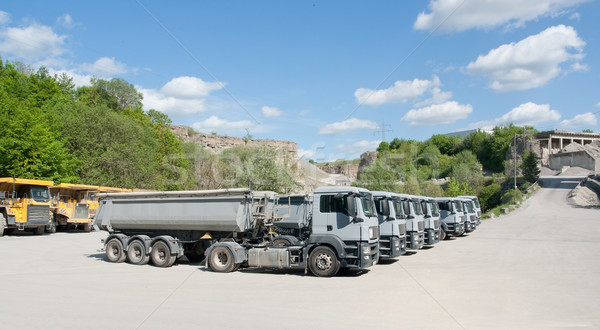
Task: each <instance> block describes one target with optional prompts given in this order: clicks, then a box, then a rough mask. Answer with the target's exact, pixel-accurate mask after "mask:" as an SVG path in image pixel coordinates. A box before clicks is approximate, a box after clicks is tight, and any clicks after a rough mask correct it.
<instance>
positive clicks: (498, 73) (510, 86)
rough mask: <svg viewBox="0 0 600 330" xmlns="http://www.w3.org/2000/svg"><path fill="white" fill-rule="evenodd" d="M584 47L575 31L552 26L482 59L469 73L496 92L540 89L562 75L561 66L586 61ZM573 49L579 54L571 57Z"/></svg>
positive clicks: (479, 59) (472, 66) (468, 66)
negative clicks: (570, 62)
mask: <svg viewBox="0 0 600 330" xmlns="http://www.w3.org/2000/svg"><path fill="white" fill-rule="evenodd" d="M584 46H585V42H584V41H583V40H581V39H580V38H579V37H578V36H577V31H575V29H573V28H572V27H570V26H564V25H558V26H553V27H549V28H547V29H546V30H544V31H542V32H540V33H539V34H536V35H532V36H529V37H527V38H525V39H523V40H521V41H519V42H518V43H511V44H505V45H502V46H500V47H498V48H496V49H492V50H491V51H490V52H489V53H488V54H487V55H480V56H479V57H478V58H477V60H476V61H475V62H471V63H469V64H468V65H467V71H468V72H469V73H470V74H474V75H483V76H486V77H488V78H489V79H490V80H491V84H490V88H492V89H494V90H496V91H511V90H525V89H530V88H535V87H540V86H543V85H545V84H546V83H547V82H548V81H549V80H550V79H552V78H554V77H556V76H557V75H558V74H559V73H560V72H561V68H560V64H561V63H563V62H566V61H569V60H575V61H577V60H579V59H581V58H583V54H581V51H582V50H583V47H584ZM570 49H574V50H575V51H576V52H575V53H570V52H569V50H570Z"/></svg>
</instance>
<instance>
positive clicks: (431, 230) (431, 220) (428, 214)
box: [415, 196, 441, 245]
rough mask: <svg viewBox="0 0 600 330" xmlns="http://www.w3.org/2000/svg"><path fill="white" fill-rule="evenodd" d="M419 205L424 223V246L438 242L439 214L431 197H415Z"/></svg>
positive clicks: (439, 229) (439, 230)
mask: <svg viewBox="0 0 600 330" xmlns="http://www.w3.org/2000/svg"><path fill="white" fill-rule="evenodd" d="M415 197H417V198H418V199H419V201H420V203H421V211H422V212H423V218H424V221H425V244H427V245H432V244H436V243H438V242H439V241H440V232H441V227H440V212H439V209H438V206H437V203H436V202H435V199H434V198H433V197H426V196H415Z"/></svg>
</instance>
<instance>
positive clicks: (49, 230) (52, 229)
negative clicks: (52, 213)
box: [46, 220, 56, 234]
mask: <svg viewBox="0 0 600 330" xmlns="http://www.w3.org/2000/svg"><path fill="white" fill-rule="evenodd" d="M46 232H47V233H49V234H54V233H56V222H54V220H52V221H50V224H49V225H47V226H46Z"/></svg>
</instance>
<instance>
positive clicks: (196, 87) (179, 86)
mask: <svg viewBox="0 0 600 330" xmlns="http://www.w3.org/2000/svg"><path fill="white" fill-rule="evenodd" d="M223 87H225V84H224V83H222V82H218V81H216V82H206V81H204V80H202V79H200V78H196V77H189V76H182V77H177V78H173V79H171V81H169V82H168V83H166V84H165V85H164V86H163V87H162V88H161V89H160V91H161V92H162V93H164V94H167V95H170V96H173V97H178V98H188V99H194V98H198V97H203V96H208V95H209V94H210V93H211V92H212V91H216V90H219V89H221V88H223Z"/></svg>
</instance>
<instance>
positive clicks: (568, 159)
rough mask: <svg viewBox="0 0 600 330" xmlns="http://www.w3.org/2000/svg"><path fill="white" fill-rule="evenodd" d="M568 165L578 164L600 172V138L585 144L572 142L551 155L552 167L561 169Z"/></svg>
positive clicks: (550, 162) (550, 164)
mask: <svg viewBox="0 0 600 330" xmlns="http://www.w3.org/2000/svg"><path fill="white" fill-rule="evenodd" d="M566 166H568V167H572V166H577V167H582V168H585V169H588V170H590V171H594V172H600V140H596V141H594V142H591V143H587V144H585V145H581V144H579V143H577V142H571V143H569V144H568V145H567V146H566V147H565V148H564V149H562V150H561V152H559V153H556V154H552V155H550V157H549V167H550V168H551V169H553V170H561V169H562V168H563V167H566Z"/></svg>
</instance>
